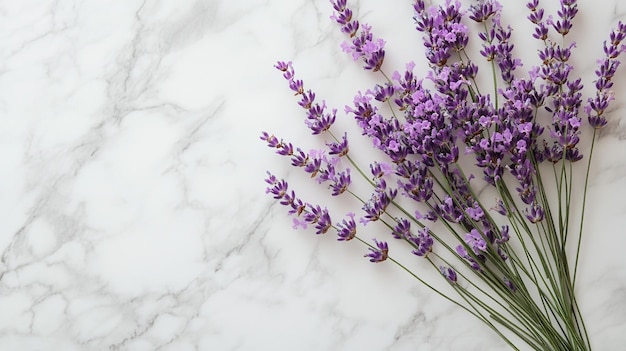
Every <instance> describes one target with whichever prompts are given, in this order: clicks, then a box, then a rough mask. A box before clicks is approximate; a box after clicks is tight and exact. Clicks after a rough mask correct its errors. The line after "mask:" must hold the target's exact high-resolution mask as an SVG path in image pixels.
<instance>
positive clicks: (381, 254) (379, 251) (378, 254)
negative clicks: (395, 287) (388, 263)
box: [364, 239, 389, 263]
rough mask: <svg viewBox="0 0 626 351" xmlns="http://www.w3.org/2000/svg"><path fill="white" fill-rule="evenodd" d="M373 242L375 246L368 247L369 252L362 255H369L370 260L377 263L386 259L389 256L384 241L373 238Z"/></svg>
mask: <svg viewBox="0 0 626 351" xmlns="http://www.w3.org/2000/svg"><path fill="white" fill-rule="evenodd" d="M374 243H375V244H376V247H370V248H368V249H369V251H370V252H369V253H367V254H366V255H365V256H364V257H369V259H370V262H374V263H379V262H382V261H384V260H386V259H387V257H389V247H388V246H387V243H386V242H384V241H378V240H376V239H374Z"/></svg>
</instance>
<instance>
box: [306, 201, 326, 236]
mask: <svg viewBox="0 0 626 351" xmlns="http://www.w3.org/2000/svg"><path fill="white" fill-rule="evenodd" d="M304 220H305V221H306V222H307V223H309V224H315V229H317V231H316V232H315V234H325V233H326V232H327V231H328V230H329V229H330V227H331V226H332V222H331V219H330V215H329V214H328V210H327V209H325V208H324V209H322V208H321V207H320V206H319V205H316V206H310V211H309V212H306V213H305V214H304Z"/></svg>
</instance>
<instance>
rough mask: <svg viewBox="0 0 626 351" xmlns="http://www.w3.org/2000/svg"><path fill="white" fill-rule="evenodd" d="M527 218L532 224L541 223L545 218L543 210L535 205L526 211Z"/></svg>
mask: <svg viewBox="0 0 626 351" xmlns="http://www.w3.org/2000/svg"><path fill="white" fill-rule="evenodd" d="M526 218H528V220H529V221H530V222H531V223H538V222H541V221H542V220H543V218H544V212H543V208H541V206H539V205H537V204H535V203H533V204H532V205H531V206H530V207H529V208H527V209H526Z"/></svg>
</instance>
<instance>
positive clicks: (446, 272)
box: [439, 266, 457, 283]
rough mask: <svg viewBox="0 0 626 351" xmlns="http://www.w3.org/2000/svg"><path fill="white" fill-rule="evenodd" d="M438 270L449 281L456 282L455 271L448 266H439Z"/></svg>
mask: <svg viewBox="0 0 626 351" xmlns="http://www.w3.org/2000/svg"><path fill="white" fill-rule="evenodd" d="M439 271H440V272H441V274H442V275H443V276H444V277H445V278H446V279H447V280H448V282H450V283H456V280H457V276H456V271H455V270H454V269H452V268H450V267H444V266H440V267H439Z"/></svg>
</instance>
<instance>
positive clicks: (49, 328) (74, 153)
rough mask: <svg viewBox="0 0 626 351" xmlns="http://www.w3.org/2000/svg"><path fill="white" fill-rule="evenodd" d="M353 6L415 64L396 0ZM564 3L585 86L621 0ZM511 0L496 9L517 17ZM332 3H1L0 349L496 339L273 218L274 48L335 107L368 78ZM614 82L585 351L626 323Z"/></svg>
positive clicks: (375, 345)
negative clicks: (269, 139) (345, 46)
mask: <svg viewBox="0 0 626 351" xmlns="http://www.w3.org/2000/svg"><path fill="white" fill-rule="evenodd" d="M543 2H546V1H543ZM353 3H354V7H355V10H356V11H355V12H356V15H357V16H358V17H359V18H360V19H362V20H363V21H365V22H369V23H370V24H372V25H373V27H374V31H376V33H377V35H379V36H381V37H383V38H385V39H386V40H387V42H388V44H387V45H388V46H387V48H388V51H387V56H388V59H387V62H386V65H389V67H392V68H391V69H390V70H393V69H395V67H403V65H404V63H405V62H407V61H409V60H415V61H416V62H417V63H418V64H419V62H423V59H422V57H421V53H422V48H421V43H420V41H419V35H418V33H416V32H415V31H414V30H413V24H412V20H411V17H412V14H411V1H400V0H389V1H385V2H380V1H372V0H359V1H354V2H353ZM599 3H600V4H601V6H599V5H598V4H599ZM505 5H506V6H509V5H510V4H508V3H507V4H505ZM579 6H580V8H581V13H580V14H579V16H578V18H577V22H576V23H575V25H576V26H577V27H576V28H577V29H576V30H575V32H574V33H573V36H574V37H576V38H577V41H578V51H577V52H578V54H577V55H579V56H577V57H576V58H575V60H576V62H580V63H581V64H580V66H579V67H580V68H581V69H582V71H581V72H579V73H580V74H581V76H583V77H584V78H586V79H587V81H586V83H587V84H588V85H589V86H591V83H590V79H592V75H593V69H594V66H593V63H594V60H595V57H599V56H600V55H601V45H600V43H601V40H603V38H605V37H606V35H607V34H608V33H609V30H610V28H611V26H612V25H614V24H615V23H616V22H617V20H619V19H622V20H624V19H626V18H625V17H626V7H624V5H623V4H622V3H621V2H619V1H617V0H601V1H594V2H587V1H580V5H579ZM524 10H525V8H524V6H523V4H517V5H510V7H507V11H508V12H507V13H506V14H505V17H506V18H507V19H510V20H511V22H512V25H513V27H515V26H516V25H518V26H520V27H521V28H524V26H525V25H526V24H525V20H524V19H523V17H524V16H522V15H520V13H525V12H524ZM331 11H332V9H331V6H330V4H329V3H328V2H327V1H322V0H320V1H317V0H316V1H310V0H309V1H307V0H297V1H296V0H294V1H282V0H239V1H225V0H180V1H163V0H160V1H159V0H126V1H119V0H117V1H101V0H62V1H46V0H30V1H13V2H9V1H5V2H3V3H1V4H0V43H2V45H0V92H1V93H0V160H2V167H1V168H0V214H1V216H0V218H1V221H0V223H1V224H0V252H1V259H0V349H2V350H68V351H71V350H137V351H139V350H176V351H185V350H211V351H213V350H215V351H217V350H220V351H221V350H224V351H226V350H233V351H234V350H393V351H397V350H420V351H423V350H425V351H428V350H461V349H463V350H494V351H495V350H502V349H504V348H505V346H504V344H503V343H502V342H500V341H499V340H498V339H497V338H496V337H495V336H494V335H492V333H490V332H489V330H487V329H486V328H485V327H483V326H482V325H480V324H478V323H477V322H475V321H474V320H472V318H470V317H469V316H466V315H465V314H464V313H463V312H462V311H458V310H457V309H455V308H454V307H452V306H450V305H449V304H447V303H446V302H444V301H442V300H441V299H440V298H438V297H436V296H433V295H432V294H430V293H429V292H428V291H427V290H426V289H424V288H422V287H420V286H419V285H417V283H415V282H414V281H412V280H411V279H410V278H409V277H408V276H406V274H404V273H402V272H400V271H399V270H398V269H396V268H394V267H393V266H391V265H376V266H373V265H372V264H371V263H369V262H367V260H365V259H363V257H362V255H363V248H362V247H359V246H357V245H351V244H338V243H337V242H336V241H335V239H334V238H333V237H330V236H326V237H324V236H322V237H318V236H315V235H314V234H313V233H312V232H306V231H297V232H296V231H293V230H292V228H291V221H290V219H289V218H288V217H287V216H286V214H285V212H284V211H283V209H282V208H279V206H277V205H276V204H274V203H273V202H272V200H271V199H270V198H269V197H268V196H266V195H265V194H264V192H263V190H264V187H265V186H264V183H263V177H264V175H265V170H266V169H272V170H274V171H275V172H276V173H278V174H281V175H283V176H285V177H287V178H288V179H290V180H293V181H294V182H297V181H298V179H300V178H302V177H301V174H298V173H296V172H294V171H292V170H291V169H289V166H288V164H287V163H286V162H283V161H285V160H282V159H280V158H278V157H277V156H276V155H274V154H272V152H271V150H267V149H266V148H265V147H264V145H263V143H262V142H261V141H260V140H259V139H258V137H259V134H260V132H261V131H262V130H268V131H271V132H274V133H276V134H277V135H281V136H283V137H285V138H289V139H291V140H303V143H307V142H310V143H314V142H315V141H314V140H315V139H308V138H309V136H308V134H307V131H306V129H305V128H304V126H303V124H302V118H303V115H302V113H301V111H300V109H299V107H298V106H297V105H296V101H295V100H293V97H292V94H291V93H290V92H289V91H288V89H287V87H286V85H285V83H284V81H283V80H282V78H281V77H280V74H278V73H277V72H276V70H275V69H274V68H273V67H272V66H273V64H274V63H275V61H277V60H292V61H294V64H295V65H296V69H297V72H298V74H299V75H300V77H301V78H302V79H304V80H305V83H306V84H307V85H308V86H309V87H311V88H312V89H314V90H316V91H317V92H318V94H320V96H323V97H324V98H325V99H326V100H327V102H328V103H329V105H332V106H335V107H338V108H339V109H340V110H341V109H342V106H343V105H345V104H346V103H347V102H349V101H350V100H351V98H352V95H353V94H354V92H355V91H356V90H358V89H365V88H366V87H368V86H369V85H371V84H372V83H373V82H376V81H377V79H378V77H376V76H373V75H371V74H369V73H367V72H363V71H362V69H360V68H359V67H358V66H357V65H355V64H353V62H352V61H351V59H350V58H349V57H347V56H346V55H345V54H344V53H342V52H341V49H340V48H339V43H340V42H341V41H342V40H343V37H342V35H341V33H339V31H338V30H337V28H336V27H335V26H334V25H333V23H332V22H331V21H330V20H329V18H328V17H329V16H330V14H331ZM524 34H525V33H524V32H520V33H518V34H516V35H519V36H520V40H522V39H521V37H523V35H524ZM578 38H580V39H579V40H578ZM420 60H422V61H420ZM623 68H626V67H623ZM619 75H620V76H622V77H626V70H622V71H620V72H619ZM624 82H626V79H618V82H617V84H616V86H615V90H616V97H617V101H616V103H615V104H614V106H613V109H612V111H611V122H610V127H609V128H608V129H607V130H606V131H605V132H603V134H602V135H601V138H600V140H599V142H598V144H597V147H598V153H597V158H596V159H595V169H596V170H595V171H594V173H593V175H592V178H591V188H590V193H589V199H588V201H589V208H588V212H587V215H588V217H587V228H588V229H587V232H588V233H589V235H588V236H586V238H585V241H584V250H585V253H584V256H583V261H584V264H583V265H582V268H581V273H580V274H581V278H580V297H581V304H582V308H583V313H584V314H585V315H586V316H587V321H588V328H589V330H590V334H591V335H592V338H593V344H594V346H595V347H596V349H597V350H616V349H618V348H619V347H621V346H620V345H623V344H624V342H626V336H625V334H624V332H623V331H624V329H625V328H626V317H625V316H626V268H625V267H626V265H624V256H623V253H622V251H623V247H624V245H626V239H625V238H626V237H625V236H624V235H622V234H623V233H622V231H623V228H624V227H625V226H626V205H624V201H623V198H624V195H625V194H626V178H625V177H626V157H624V155H626V141H625V135H626V132H625V123H626V119H625V118H624V117H623V113H624V106H625V105H624V103H623V101H624V99H626V86H625V83H624ZM340 123H343V124H345V125H346V126H348V125H351V123H352V121H350V120H349V119H348V118H347V117H346V118H343V119H342V121H341V122H340ZM355 135H357V134H355ZM302 184H306V183H304V182H302ZM302 192H303V194H307V195H311V196H315V194H316V190H315V189H313V188H307V187H305V188H304V189H302Z"/></svg>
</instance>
